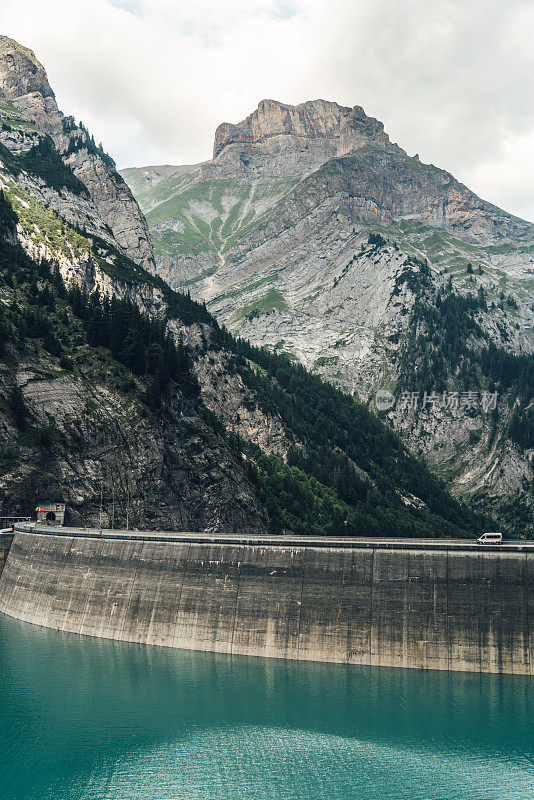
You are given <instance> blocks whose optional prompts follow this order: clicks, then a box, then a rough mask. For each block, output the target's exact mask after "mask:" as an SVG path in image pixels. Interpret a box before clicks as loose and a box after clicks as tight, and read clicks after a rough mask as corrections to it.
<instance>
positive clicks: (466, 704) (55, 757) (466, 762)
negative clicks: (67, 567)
mask: <svg viewBox="0 0 534 800" xmlns="http://www.w3.org/2000/svg"><path fill="white" fill-rule="evenodd" d="M533 722H534V684H533V683H532V681H531V680H530V679H528V678H513V677H506V676H505V677H496V676H491V675H490V676H488V675H484V676H482V677H481V676H477V675H471V674H461V673H456V674H445V673H436V672H427V673H425V672H418V671H415V670H395V669H368V668H363V667H362V668H358V667H343V666H339V665H327V664H309V663H308V664H307V663H295V662H284V661H276V660H268V659H253V658H243V657H229V656H228V657H227V656H220V655H213V654H209V653H192V652H185V651H179V650H167V649H163V648H147V647H143V646H139V645H131V644H123V643H118V642H109V641H101V640H98V639H90V638H86V637H78V636H74V635H71V634H63V633H59V632H57V631H49V630H46V629H43V628H37V627H34V626H31V625H26V624H24V623H19V622H16V621H15V620H11V619H8V618H6V617H3V616H1V615H0V798H2V800H64V799H66V798H68V799H69V800H130V798H131V799H132V800H133V799H134V798H135V800H138V799H139V798H142V799H143V800H171V798H172V800H348V798H350V800H512V798H513V800H532V798H534V733H533V730H534V729H533Z"/></svg>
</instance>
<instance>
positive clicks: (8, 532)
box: [0, 528, 14, 575]
mask: <svg viewBox="0 0 534 800" xmlns="http://www.w3.org/2000/svg"><path fill="white" fill-rule="evenodd" d="M13 535H14V534H13V529H12V528H5V529H3V530H0V575H1V574H2V570H3V569H4V564H5V563H6V559H7V554H8V553H9V550H10V547H11V543H12V541H13Z"/></svg>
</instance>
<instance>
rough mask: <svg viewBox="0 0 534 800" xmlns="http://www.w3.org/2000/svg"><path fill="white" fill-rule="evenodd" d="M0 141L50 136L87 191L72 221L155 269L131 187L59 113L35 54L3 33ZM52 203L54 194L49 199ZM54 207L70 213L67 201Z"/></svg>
mask: <svg viewBox="0 0 534 800" xmlns="http://www.w3.org/2000/svg"><path fill="white" fill-rule="evenodd" d="M0 125H1V130H0V142H2V143H3V144H5V145H6V146H7V147H8V148H9V149H10V150H12V151H15V152H21V151H25V150H28V149H30V147H33V146H35V145H36V144H38V143H39V141H41V140H42V138H43V137H44V136H50V137H51V138H52V140H53V142H54V145H55V148H56V149H57V152H58V153H59V155H60V156H61V157H62V158H63V160H64V162H65V164H67V165H68V167H69V168H70V169H71V170H72V172H73V173H74V175H75V176H76V177H77V178H79V180H80V181H81V183H82V184H83V187H85V193H84V192H83V191H82V195H83V194H85V195H86V196H84V197H83V200H84V201H85V202H84V203H83V209H80V207H78V208H77V209H76V213H75V214H73V215H71V219H70V220H69V221H73V222H76V224H78V225H82V226H83V227H87V226H89V227H91V228H95V227H97V228H99V229H101V228H102V227H103V228H104V230H99V232H100V233H101V234H102V235H103V236H104V238H106V239H110V240H112V241H113V244H115V246H117V247H118V249H119V250H120V251H121V252H123V253H124V254H125V255H126V256H128V257H129V258H131V259H133V260H134V261H136V262H138V263H139V264H141V265H142V266H143V267H145V268H146V269H153V267H154V262H153V253H152V246H151V243H150V237H149V235H148V230H147V225H146V222H145V219H144V217H143V214H142V213H141V212H140V210H139V207H138V205H137V203H136V202H135V200H134V198H133V196H132V194H131V192H130V189H129V188H128V186H127V185H126V184H125V182H124V181H123V180H122V178H121V177H120V175H119V174H118V173H117V172H116V170H115V164H114V162H113V161H112V160H111V159H110V158H109V156H107V155H106V154H105V153H104V152H103V151H102V150H101V149H100V148H98V147H96V145H95V142H94V139H93V138H92V137H91V136H90V134H89V133H88V131H87V130H85V128H82V127H80V126H79V125H77V124H76V123H75V122H74V120H73V119H72V118H71V117H64V116H63V114H62V113H61V112H60V111H59V109H58V107H57V103H56V99H55V96H54V93H53V91H52V89H51V88H50V84H49V82H48V78H47V76H46V72H45V70H44V68H43V66H42V64H40V63H39V61H38V60H37V59H36V57H35V54H34V53H33V52H32V51H31V50H29V49H28V48H26V47H23V46H21V45H19V44H18V43H17V42H15V41H13V40H12V39H9V38H8V37H6V36H0ZM47 199H48V201H49V203H50V204H52V198H51V197H48V198H47ZM54 207H56V210H58V211H60V212H62V213H63V214H68V204H65V203H64V204H63V206H61V201H60V199H57V200H56V202H55V205H54Z"/></svg>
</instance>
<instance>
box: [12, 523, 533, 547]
mask: <svg viewBox="0 0 534 800" xmlns="http://www.w3.org/2000/svg"><path fill="white" fill-rule="evenodd" d="M15 530H16V531H21V532H26V533H35V534H54V535H57V536H77V537H81V538H91V539H94V538H99V539H119V540H129V541H150V542H154V541H161V542H192V543H195V544H197V543H198V544H230V545H250V546H255V547H258V546H265V547H273V546H278V547H280V546H281V547H319V548H323V547H334V548H349V549H378V550H425V551H435V550H453V551H456V550H458V551H462V552H465V551H468V552H475V553H476V552H488V551H489V552H525V553H526V552H528V553H533V554H534V541H524V540H519V539H514V540H512V539H508V540H504V541H503V542H502V543H501V544H479V543H478V542H477V541H476V539H404V538H403V539H395V538H393V539H389V538H384V539H382V538H355V537H348V536H340V537H334V536H324V537H323V536H298V535H295V534H291V535H283V536H282V535H261V534H250V535H245V534H230V533H203V532H174V531H137V530H134V531H132V530H130V531H127V530H109V529H103V530H100V529H96V528H59V527H54V526H51V525H40V526H37V525H36V524H35V523H20V524H17V525H15Z"/></svg>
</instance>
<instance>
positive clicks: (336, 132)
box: [124, 101, 534, 531]
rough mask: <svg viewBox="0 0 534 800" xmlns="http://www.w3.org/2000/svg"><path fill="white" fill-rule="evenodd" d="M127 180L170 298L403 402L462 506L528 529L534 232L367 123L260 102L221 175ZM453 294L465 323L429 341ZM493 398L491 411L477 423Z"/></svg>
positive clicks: (223, 161)
mask: <svg viewBox="0 0 534 800" xmlns="http://www.w3.org/2000/svg"><path fill="white" fill-rule="evenodd" d="M124 176H125V179H126V180H127V181H128V182H129V183H130V185H131V186H132V187H133V188H134V190H135V193H136V196H137V197H138V199H139V201H140V204H141V207H142V208H143V210H144V211H145V213H146V215H147V219H148V222H149V226H150V230H151V233H152V236H153V239H154V248H155V253H156V258H157V267H158V272H159V274H160V275H162V276H163V277H164V278H165V280H167V281H168V282H169V283H170V284H171V285H172V286H173V287H175V288H185V287H186V288H187V289H188V290H190V291H191V293H192V296H193V297H195V298H197V299H202V300H205V301H206V302H207V304H208V307H209V309H210V311H212V312H213V313H214V314H215V315H216V316H217V318H218V319H220V320H222V321H223V322H224V323H225V324H226V325H228V327H229V328H230V330H232V331H234V332H235V333H238V334H239V335H241V336H243V337H246V338H248V339H250V340H251V341H252V342H254V343H255V344H257V345H262V346H266V347H269V348H271V349H272V350H274V351H278V352H285V353H287V354H288V355H289V357H290V358H294V359H297V360H299V361H300V362H301V363H303V364H305V365H306V366H307V367H308V368H310V369H312V370H314V371H316V372H318V373H320V374H322V375H324V376H325V377H326V378H327V379H328V380H330V381H332V382H333V383H334V384H336V385H338V386H340V387H342V388H343V389H345V390H346V391H349V392H351V393H355V394H357V395H358V396H359V397H360V398H361V399H362V400H363V401H364V402H366V403H373V405H374V395H375V392H376V391H377V390H379V389H387V390H390V391H392V392H393V393H394V395H395V397H396V398H397V402H396V405H395V408H392V409H390V410H389V411H387V410H386V411H387V414H386V411H384V412H383V413H384V414H385V415H386V418H387V420H388V421H389V422H390V424H392V425H393V426H394V427H396V429H397V430H398V431H400V432H401V433H402V435H403V436H405V438H406V441H407V442H408V444H409V446H410V447H411V448H412V450H413V451H414V452H416V453H418V454H419V455H423V456H424V457H425V458H426V459H427V460H428V462H429V463H430V464H431V465H432V467H433V468H434V469H436V470H437V471H438V473H439V474H441V475H442V476H443V477H444V478H446V479H447V480H448V481H449V482H450V485H451V487H452V488H453V490H454V491H455V492H456V493H458V494H459V495H462V496H464V497H466V498H468V499H469V500H470V501H472V502H474V503H475V504H478V505H479V507H487V506H488V504H489V505H490V506H492V507H493V508H494V510H495V511H496V512H497V513H498V514H499V516H500V520H501V523H504V522H505V521H506V522H508V524H513V525H515V529H516V530H518V531H520V530H522V529H523V526H524V524H525V520H526V523H527V524H528V525H530V526H532V524H533V523H532V509H533V508H534V497H533V488H532V487H533V473H532V448H533V446H534V441H533V440H534V433H533V430H532V413H533V412H532V397H533V394H534V390H533V388H532V382H531V378H530V377H529V376H530V375H531V369H532V367H531V366H529V367H528V368H524V367H523V364H524V359H525V358H526V359H527V360H528V364H529V365H531V364H532V352H533V349H534V304H533V299H534V298H533V295H534V226H533V225H532V224H530V223H528V222H525V221H523V220H520V219H517V218H515V217H513V216H511V215H510V214H507V213H506V212H504V211H502V210H501V209H498V208H496V207H495V206H492V205H491V204H489V203H487V202H485V201H483V200H481V199H480V198H478V197H477V196H476V195H475V194H474V193H473V192H471V191H469V189H467V188H466V187H465V186H463V185H462V184H460V183H459V182H458V181H457V180H455V179H454V178H453V176H452V175H450V174H449V173H447V172H445V171H443V170H440V169H438V168H436V167H434V166H433V165H427V164H422V163H421V162H420V160H419V158H418V157H417V156H415V157H413V158H411V157H409V156H408V155H407V154H406V153H405V152H404V151H403V150H402V149H401V148H400V147H398V146H397V145H395V144H392V143H391V142H390V141H389V139H388V137H387V135H386V134H385V133H384V131H383V127H382V125H381V123H379V122H377V121H376V120H373V119H371V118H369V117H366V115H365V114H364V112H363V111H362V109H360V108H359V107H355V108H354V109H350V108H342V107H339V106H337V105H336V104H335V103H327V102H325V101H315V102H309V103H304V104H302V105H300V106H295V107H292V106H287V105H284V104H281V103H277V102H275V101H263V102H262V103H260V105H259V107H258V109H257V110H256V111H255V112H254V113H253V114H252V115H251V116H250V117H248V118H247V119H246V120H244V121H243V122H241V123H239V124H238V125H228V124H224V125H221V126H220V127H219V128H218V130H217V132H216V135H215V145H214V157H213V160H212V161H211V162H206V163H204V164H201V165H197V166H194V167H188V168H180V170H179V171H178V170H177V171H175V172H173V171H172V168H171V167H169V166H167V167H165V169H164V170H163V169H161V168H158V167H152V168H147V169H137V170H135V169H131V170H126V171H125V172H124ZM446 295H447V296H449V295H451V296H452V297H453V298H454V299H453V300H449V301H448V306H447V308H449V306H451V307H452V305H453V306H454V315H453V316H454V317H455V321H456V323H457V324H455V325H453V326H452V327H451V319H450V315H448V316H447V314H441V313H438V317H437V318H436V319H433V321H432V334H431V336H430V328H429V319H430V317H431V315H432V311H433V310H435V309H436V304H437V303H439V302H440V301H441V298H443V297H445V296H446ZM438 298H440V299H438ZM451 313H452V312H451ZM451 330H453V331H454V332H455V335H457V337H458V340H457V342H456V350H455V352H454V354H453V356H452V357H448V358H446V359H445V360H444V359H443V350H444V343H446V342H448V341H449V339H450V335H451ZM421 340H425V341H426V343H427V350H426V351H425V352H423V350H422V348H421V347H420V346H419V345H420V343H421ZM416 343H418V346H417V347H416ZM490 347H491V348H493V347H495V348H497V350H498V352H499V355H498V357H496V359H495V358H494V359H490V360H488V359H483V358H482V356H481V354H482V353H484V352H485V351H486V350H487V349H488V348H490ZM507 354H508V356H510V358H511V359H512V361H511V362H510V364H511V366H509V367H507V369H508V368H509V369H510V370H511V373H512V374H513V375H514V376H515V377H514V380H510V379H508V378H506V379H505V377H504V376H503V373H502V369H501V367H502V364H504V363H505V362H506V357H507ZM514 358H517V359H518V360H517V361H514V360H513V359H514ZM421 362H424V363H423V364H422V363H421ZM438 362H439V363H438ZM497 362H498V364H497ZM425 364H426V366H425ZM499 365H500V366H499ZM525 369H526V374H525ZM490 388H491V390H492V391H491V394H492V396H493V401H492V402H495V400H496V402H497V409H496V411H494V410H493V409H486V410H484V408H483V407H482V399H483V393H484V392H488V391H489V389H490ZM408 389H409V390H410V391H411V392H416V393H417V394H418V407H417V408H415V409H410V408H406V405H407V395H404V396H403V395H402V392H403V391H404V392H406V391H408ZM425 392H426V393H427V395H426V396H427V398H428V397H430V396H432V394H433V393H434V395H435V394H436V393H440V396H441V398H442V402H441V403H437V402H432V403H428V402H426V403H425V399H424V398H425V394H424V393H425ZM443 392H447V393H451V392H452V393H454V392H459V393H460V394H459V401H458V408H456V407H455V403H454V402H452V403H451V402H449V401H448V400H446V401H443ZM462 392H464V393H465V392H472V393H474V394H472V395H469V396H467V395H465V396H464V397H463V400H462ZM495 392H497V397H496V398H495ZM475 395H476V398H477V399H476V405H477V408H474V407H473V406H474V400H473V398H474V396H475ZM447 397H448V394H447ZM469 398H470V399H469ZM468 401H469V403H470V407H469V408H466V403H467V402H468ZM423 403H425V407H424V408H423V407H422V406H423ZM447 405H448V406H450V407H446V406H447ZM485 405H487V403H485ZM443 406H445V407H443ZM489 411H491V413H488V412H489ZM466 412H469V413H466ZM518 430H521V431H522V433H521V434H517V431H518ZM514 431H515V433H514Z"/></svg>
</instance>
